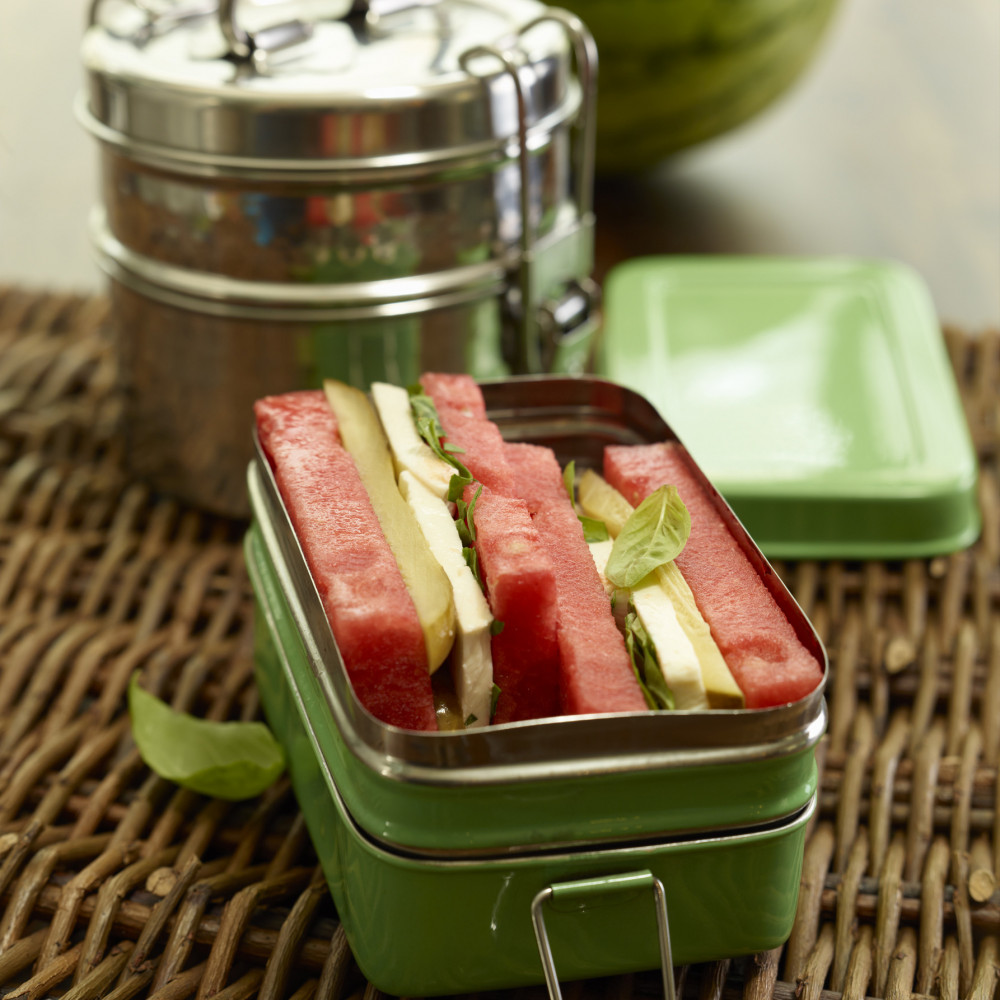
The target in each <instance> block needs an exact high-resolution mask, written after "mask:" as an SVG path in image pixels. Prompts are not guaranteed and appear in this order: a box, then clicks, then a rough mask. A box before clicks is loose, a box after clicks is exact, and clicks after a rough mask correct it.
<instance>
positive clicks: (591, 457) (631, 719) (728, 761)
mask: <svg viewBox="0 0 1000 1000" xmlns="http://www.w3.org/2000/svg"><path fill="white" fill-rule="evenodd" d="M483 393H484V396H485V398H486V403H487V408H488V412H489V415H490V416H491V418H492V419H493V420H494V421H495V422H496V423H497V424H498V425H499V426H500V428H501V431H502V432H503V434H504V436H505V437H506V438H507V439H508V440H519V441H531V442H534V443H545V444H548V445H549V446H551V447H552V448H553V449H554V450H555V451H556V454H557V455H558V457H559V458H560V461H561V462H566V461H568V460H569V459H573V460H574V461H575V462H576V463H577V467H578V468H579V467H584V466H588V465H589V466H594V467H599V466H600V462H601V455H602V452H603V448H604V446H605V445H606V444H609V443H625V444H628V443H644V442H651V441H666V440H676V437H675V435H674V434H673V433H672V432H671V430H670V428H669V427H667V425H666V424H665V423H664V422H663V420H662V418H661V417H660V416H659V414H658V413H657V411H656V410H655V409H654V408H653V407H652V406H651V405H650V404H649V403H648V402H646V401H645V400H644V399H643V398H642V397H641V396H639V395H638V394H636V393H634V392H632V391H631V390H628V389H625V388H623V387H620V386H617V385H615V384H613V383H610V382H606V381H602V380H600V379H591V378H584V377H552V376H527V377H522V378H514V379H506V380H502V381H497V382H492V383H490V382H487V383H483ZM703 485H704V487H705V488H706V490H707V491H708V492H709V494H710V495H711V496H712V497H713V500H714V502H715V503H716V505H717V508H718V510H719V511H720V513H721V514H722V515H723V516H724V517H725V519H726V521H727V522H728V524H729V527H730V529H731V530H732V532H733V533H734V535H735V537H736V538H737V539H738V540H739V543H740V545H741V547H742V549H743V551H744V552H745V554H746V555H747V557H748V558H749V559H750V560H751V562H752V564H753V565H754V566H755V567H756V569H757V571H758V573H759V574H760V576H761V579H762V580H764V581H765V583H766V585H767V587H768V589H769V590H770V592H771V594H772V595H773V596H774V598H775V600H776V601H777V602H778V604H779V606H780V607H781V608H782V610H783V611H784V613H785V614H786V616H787V617H788V619H789V620H790V621H791V622H792V624H793V626H794V628H795V630H796V632H797V633H798V635H799V638H800V639H801V641H802V642H803V644H804V645H805V646H806V647H807V648H808V649H809V650H810V651H811V652H812V653H813V654H814V655H815V656H816V657H817V659H818V660H819V661H820V662H821V663H822V664H823V665H824V677H825V673H826V669H825V667H826V655H825V652H824V650H823V647H822V644H821V643H820V641H819V639H818V637H817V635H816V633H815V631H814V630H813V628H812V626H811V625H810V624H809V622H808V620H807V619H806V617H805V616H804V614H803V613H802V611H801V609H799V608H798V606H797V605H796V604H795V602H794V600H793V598H792V597H791V595H790V594H789V593H788V591H787V590H786V589H785V588H784V586H783V585H782V584H781V582H780V581H779V580H778V578H777V576H776V575H775V574H774V572H773V571H772V570H771V569H770V567H769V566H768V564H767V562H766V561H765V560H764V558H763V556H762V555H761V554H760V552H759V550H758V549H757V548H756V546H755V545H754V544H753V542H752V541H751V539H750V538H749V536H748V535H747V534H746V532H745V531H744V529H743V528H742V526H741V525H740V524H739V522H738V521H737V520H736V518H735V517H734V516H733V514H732V512H731V511H730V510H729V508H728V507H727V506H726V505H725V503H724V501H723V500H722V499H721V497H719V496H718V494H717V493H716V492H715V491H714V490H712V488H711V486H710V484H708V482H707V481H703ZM248 486H249V495H250V500H251V507H252V510H253V523H252V525H251V528H250V530H249V532H248V534H247V536H246V543H245V548H246V555H247V564H248V568H249V572H250V577H251V581H252V584H253V588H254V592H255V596H256V601H257V610H258V614H257V615H256V669H257V679H258V684H259V687H260V693H261V701H262V704H263V706H264V710H265V713H266V716H267V719H268V721H269V723H270V725H271V727H272V729H273V730H274V732H275V734H276V736H277V737H278V739H279V740H280V741H281V742H282V744H283V746H284V748H285V750H286V754H287V757H288V761H289V770H290V773H291V778H292V782H293V785H294V787H295V791H296V795H297V797H298V800H299V804H300V806H301V808H302V811H303V814H304V816H305V819H306V822H307V824H308V826H309V830H310V833H311V836H312V839H313V842H314V844H315V846H316V850H317V853H318V855H319V858H320V862H321V864H322V866H323V869H324V872H325V874H326V878H327V881H328V883H329V886H330V890H331V893H332V896H333V899H334V902H335V904H336V906H337V911H338V915H339V917H340V919H341V921H342V923H343V926H344V930H345V932H346V934H347V937H348V940H349V942H350V944H351V947H352V949H353V951H354V954H355V957H356V959H357V962H358V964H359V966H360V968H361V970H362V972H363V973H364V974H365V975H366V976H367V977H368V979H369V980H370V981H371V982H372V983H373V984H374V985H375V986H377V987H378V988H380V989H381V990H383V991H385V992H387V993H392V994H396V995H428V994H445V993H458V992H469V991H475V990H485V989H498V988H508V987H515V986H521V985H529V984H536V983H542V982H545V983H547V984H548V986H549V990H550V992H551V993H552V995H554V996H555V995H558V992H559V987H558V980H559V979H560V978H561V979H565V980H571V979H581V978H589V977H593V976H603V975H611V974H617V973H621V972H627V971H638V970H644V969H651V968H656V967H658V966H659V967H662V968H663V970H664V985H665V988H667V990H668V994H671V995H672V992H673V983H672V976H671V975H670V973H669V970H670V968H671V965H672V964H673V963H677V964H683V963H688V962H696V961H707V960H710V959H715V958H723V957H732V956H737V955H743V954H751V953H753V952H756V951H760V950H765V949H770V948H773V947H776V946H777V945H779V944H781V943H782V942H783V941H784V940H785V939H786V938H787V936H788V934H789V933H790V931H791V927H792V923H793V920H794V915H795V907H796V902H797V892H798V883H799V877H800V872H801V863H802V852H803V846H804V840H805V831H806V825H807V823H808V821H809V818H810V816H811V815H812V812H813V810H814V808H815V802H816V789H817V772H816V763H815V755H814V749H815V745H816V743H817V742H818V740H819V739H820V737H821V735H822V733H823V731H824V728H825V724H826V707H825V701H824V696H823V687H824V685H823V684H821V685H820V686H819V687H818V688H817V689H816V690H815V691H813V692H812V693H811V694H810V695H808V696H807V697H806V698H804V699H802V700H801V701H798V702H795V703H792V704H788V705H783V706H779V707H776V708H770V709H763V710H721V711H719V710H716V711H708V712H669V713H663V712H659V713H658V712H646V713H621V714H607V715H591V716H574V717H561V718H554V719H545V720H539V721H533V722H520V723H510V724H505V725H498V726H489V727H483V728H478V729H469V730H464V731H458V732H438V733H416V732H410V731H405V730H401V729H398V728H395V727H393V726H389V725H386V724H384V723H381V722H379V721H378V720H376V719H375V718H374V717H373V716H371V715H370V714H369V713H368V712H367V711H365V709H364V708H362V706H361V705H360V703H359V702H358V701H357V699H356V698H355V697H354V695H353V692H352V690H351V688H350V684H349V681H348V678H347V674H346V671H345V669H344V666H343V663H342V661H341V658H340V655H339V652H338V650H337V646H336V642H335V640H334V638H333V633H332V631H331V629H330V626H329V623H328V621H327V619H326V616H325V613H324V612H323V609H322V606H321V604H320V601H319V597H318V594H317V592H316V588H315V585H314V584H313V582H312V579H311V577H310V575H309V571H308V568H307V566H306V563H305V560H304V557H303V555H302V551H301V549H300V548H299V545H298V541H297V539H296V537H295V534H294V532H293V530H292V528H291V524H290V522H289V519H288V516H287V514H286V512H285V509H284V507H283V505H282V502H281V497H280V494H279V492H278V489H277V486H276V484H275V481H274V479H273V477H272V475H271V470H270V467H269V464H268V462H267V459H266V458H265V457H264V456H263V454H262V453H261V452H260V450H259V449H258V454H257V457H256V458H255V460H254V461H253V462H251V464H250V468H249V472H248Z"/></svg>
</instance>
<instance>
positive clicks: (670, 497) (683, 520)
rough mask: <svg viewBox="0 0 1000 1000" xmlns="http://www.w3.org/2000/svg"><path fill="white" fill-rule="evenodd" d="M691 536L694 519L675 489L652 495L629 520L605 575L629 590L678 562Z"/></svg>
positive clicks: (619, 537)
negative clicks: (678, 557)
mask: <svg viewBox="0 0 1000 1000" xmlns="http://www.w3.org/2000/svg"><path fill="white" fill-rule="evenodd" d="M690 534H691V515H690V514H689V513H688V509H687V507H685V506H684V501H683V500H681V498H680V494H679V493H678V492H677V487H676V486H661V487H660V488H659V489H658V490H655V491H654V492H653V493H650V495H649V496H648V497H646V499H645V500H643V501H642V503H641V504H639V506H638V507H636V509H635V510H634V511H633V512H632V514H631V515H630V516H629V519H628V520H627V521H626V522H625V524H624V525H623V527H622V530H621V532H620V533H619V535H618V537H617V538H616V539H615V544H614V546H613V548H612V549H611V556H610V558H609V559H608V565H607V568H606V569H605V571H604V575H605V576H606V577H607V578H608V579H609V580H610V581H611V582H612V583H613V584H614V585H615V586H616V587H623V588H626V589H630V588H632V587H634V586H635V585H636V584H637V583H638V582H639V581H640V580H641V579H642V578H643V577H644V576H646V575H647V574H649V573H652V572H653V570H654V569H656V567H657V566H662V565H664V564H665V563H668V562H670V561H671V560H672V559H676V558H677V556H678V555H679V554H680V551H681V550H682V549H683V548H684V545H685V543H686V542H687V540H688V535H690Z"/></svg>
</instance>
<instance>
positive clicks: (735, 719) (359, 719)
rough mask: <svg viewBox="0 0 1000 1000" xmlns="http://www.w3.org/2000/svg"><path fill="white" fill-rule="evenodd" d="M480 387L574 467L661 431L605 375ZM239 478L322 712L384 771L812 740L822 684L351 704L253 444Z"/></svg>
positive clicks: (808, 637) (537, 770) (762, 748)
mask: <svg viewBox="0 0 1000 1000" xmlns="http://www.w3.org/2000/svg"><path fill="white" fill-rule="evenodd" d="M483 389H484V395H485V396H486V401H487V406H488V409H489V412H490V415H491V417H492V418H493V419H494V420H495V421H496V422H497V423H498V424H499V426H500V428H501V431H502V433H503V435H504V437H505V438H507V439H508V440H525V441H533V442H536V443H543V442H544V443H547V444H549V445H550V446H551V447H553V448H554V449H555V450H556V452H557V454H558V455H560V457H561V458H562V459H563V460H565V459H566V458H567V457H573V458H574V459H575V460H576V461H577V463H578V467H582V466H586V465H588V464H589V465H597V464H599V460H600V455H601V453H602V452H603V448H604V445H605V444H606V443H610V442H618V443H641V442H649V441H663V440H675V437H674V435H673V433H672V432H671V431H670V429H669V428H668V427H667V426H666V425H665V424H664V423H663V421H662V419H661V418H660V417H659V415H658V414H657V412H656V411H655V410H654V409H653V407H652V406H650V405H649V404H648V403H647V402H645V400H643V399H642V397H641V396H638V395H637V394H635V393H633V392H631V391H630V390H628V389H624V388H623V387H620V386H617V385H614V384H613V383H609V382H602V381H600V380H597V379H590V378H571V377H547V376H539V377H525V378H514V379H505V380H503V381H497V382H495V383H492V384H491V383H486V384H484V386H483ZM248 483H249V489H250V495H251V505H252V508H253V512H254V517H255V520H256V523H257V524H258V527H259V528H260V531H261V534H262V537H263V538H264V541H265V544H266V546H267V549H268V551H269V553H270V555H271V558H272V561H273V562H274V564H275V569H276V572H277V575H278V579H279V581H280V583H281V587H282V591H283V593H284V594H285V597H286V599H287V600H288V603H289V606H290V608H291V610H292V615H293V617H294V619H295V623H296V627H297V630H298V632H299V635H300V637H301V638H302V641H303V644H304V645H305V647H306V650H307V656H308V658H309V662H310V664H311V669H312V670H313V672H314V674H315V676H316V677H317V678H318V679H319V681H320V684H321V686H322V688H323V691H324V696H325V698H326V701H327V704H328V708H329V710H330V713H331V715H332V717H333V720H334V722H335V724H336V726H337V728H338V730H339V732H340V733H341V735H342V738H343V739H344V741H345V743H346V744H347V745H348V747H349V748H350V749H351V751H352V753H354V754H355V756H357V757H358V758H359V759H360V760H361V761H362V763H364V764H365V765H366V766H367V767H369V768H371V769H373V770H374V771H376V772H377V773H379V774H381V775H383V776H385V777H388V778H395V779H399V780H403V781H414V782H422V783H430V784H438V785H468V784H470V783H473V784H480V783H482V784H494V783H502V782H504V781H511V780H515V781H532V780H548V779H551V778H553V777H554V776H559V777H571V776H574V775H584V774H594V773H603V774H607V773H619V772H626V771H628V772H632V771H646V770H654V769H659V768H663V767H678V768H683V767H691V766H698V765H706V764H730V763H731V764H738V763H742V762H747V761H754V760H762V759H767V758H771V757H776V756H783V755H786V754H794V753H798V752H800V751H802V750H804V749H807V748H808V747H810V746H813V745H814V744H815V743H816V742H817V741H818V740H819V738H820V736H821V735H822V733H823V731H824V728H825V723H826V706H825V702H824V698H823V686H822V685H821V686H820V687H819V688H818V689H817V690H816V691H814V692H813V693H812V694H811V695H810V696H809V697H807V698H805V699H803V700H802V701H800V702H796V703H793V704H791V705H785V706H781V707H778V708H771V709H763V710H753V711H747V710H725V711H709V712H671V713H654V712H644V713H630V714H620V715H598V716H574V717H565V718H559V719H543V720H537V721H533V722H523V723H512V724H505V725H500V726H490V727H484V728H480V729H474V730H467V731H462V732H447V733H413V732H408V731H403V730H399V729H396V728H395V727H392V726H387V725H385V724H383V723H380V722H379V721H378V720H376V719H375V718H374V717H372V716H371V715H369V714H368V713H367V712H366V711H365V710H364V709H363V708H362V707H361V706H360V704H359V703H358V701H357V699H356V698H355V697H354V694H353V692H352V690H351V688H350V684H349V681H348V679H347V674H346V671H345V669H344V667H343V662H342V661H341V659H340V653H339V651H338V650H337V646H336V642H335V641H334V638H333V633H332V631H331V629H330V625H329V622H328V620H327V618H326V614H325V612H324V611H323V608H322V604H321V602H320V599H319V595H318V593H317V591H316V587H315V584H314V582H313V580H312V577H311V575H310V574H309V571H308V568H307V566H306V563H305V558H304V556H303V555H302V551H301V548H300V547H299V544H298V540H297V539H296V537H295V533H294V530H293V529H292V526H291V523H290V521H289V519H288V514H287V512H286V511H285V508H284V505H283V504H282V502H281V498H280V495H279V492H278V488H277V485H276V483H275V481H274V478H273V475H272V473H271V469H270V465H269V463H268V462H267V459H266V458H265V457H264V455H263V454H262V453H261V452H260V449H259V447H258V452H257V458H256V460H255V461H254V462H253V463H252V464H251V466H250V469H249V473H248ZM706 488H707V489H708V491H709V493H710V495H713V497H714V500H715V503H716V506H717V508H718V509H719V510H720V512H721V513H723V514H724V516H725V517H726V519H727V521H728V523H729V525H730V528H731V530H732V531H733V533H734V535H735V536H736V538H737V539H738V540H739V542H740V544H741V547H742V548H743V549H744V551H745V552H746V554H747V555H748V556H749V557H750V558H751V560H752V561H753V562H754V564H755V566H756V567H757V568H758V572H760V573H761V575H762V577H763V579H765V581H766V582H767V585H768V587H769V589H770V590H771V593H772V594H773V596H774V597H775V599H776V600H777V602H778V604H779V606H780V607H781V608H782V610H783V611H784V613H785V614H786V615H787V616H788V618H789V620H790V621H791V622H792V623H793V625H794V627H795V629H796V631H797V632H798V634H799V637H800V639H801V640H802V641H803V643H804V644H805V645H806V647H807V648H808V649H810V651H811V652H813V654H814V655H815V656H816V657H817V659H819V661H820V662H821V663H823V664H824V676H825V673H826V670H825V664H826V654H825V651H824V650H823V647H822V644H821V643H820V641H819V638H818V637H817V635H816V633H815V631H814V630H813V628H812V626H811V625H810V623H809V622H808V620H807V619H806V617H805V615H804V614H803V613H802V611H801V609H800V608H799V607H798V606H797V605H796V603H795V601H794V599H793V598H792V596H791V595H790V594H789V593H788V591H787V590H786V589H785V588H784V586H783V585H782V584H781V583H780V581H779V580H778V579H777V577H776V575H775V574H774V573H773V571H771V569H770V567H769V566H768V565H767V563H766V561H765V560H764V559H763V556H761V554H760V552H759V551H758V550H757V549H756V546H754V544H753V542H752V541H751V540H750V539H749V537H748V536H747V535H746V533H745V531H744V530H743V529H742V526H741V525H740V524H739V523H738V522H737V521H736V519H735V518H734V517H733V515H732V512H731V511H729V509H728V507H726V505H725V503H724V501H723V500H722V499H721V497H719V496H718V494H716V493H715V492H714V490H712V489H711V487H710V486H708V485H707V484H706ZM595 748H599V750H598V749H595Z"/></svg>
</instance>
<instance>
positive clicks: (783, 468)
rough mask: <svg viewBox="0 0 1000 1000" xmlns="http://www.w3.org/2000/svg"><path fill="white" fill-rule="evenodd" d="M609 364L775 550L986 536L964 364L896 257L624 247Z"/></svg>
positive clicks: (859, 552) (917, 549)
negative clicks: (961, 375) (659, 252)
mask: <svg viewBox="0 0 1000 1000" xmlns="http://www.w3.org/2000/svg"><path fill="white" fill-rule="evenodd" d="M597 367H598V371H599V373H600V374H602V375H604V376H606V377H608V378H610V379H612V380H614V381H616V382H619V383H621V384H623V385H626V386H628V387H629V388H632V389H635V390H636V391H638V392H640V393H641V394H642V395H644V396H645V397H646V398H647V399H649V400H650V402H652V403H653V404H654V405H655V406H656V407H657V408H658V409H659V410H660V412H661V413H662V415H663V417H664V418H665V419H666V421H667V422H668V423H669V424H670V426H671V427H672V428H673V430H674V431H675V432H676V433H677V435H678V436H679V437H680V439H681V440H682V441H683V442H684V443H685V445H686V446H687V447H688V449H689V450H690V452H691V453H692V455H693V456H694V458H695V460H696V461H697V462H698V464H699V465H700V466H701V468H702V469H703V470H704V472H705V473H706V475H707V476H708V477H709V478H710V479H711V480H712V482H713V483H714V485H715V486H716V487H717V488H718V489H719V491H720V492H721V493H722V494H723V496H724V497H725V498H726V500H727V501H728V502H729V504H730V505H731V506H732V508H733V509H734V511H735V512H736V515H737V516H738V517H739V518H740V520H741V521H742V522H743V524H744V525H745V526H746V528H747V531H748V532H749V533H750V535H751V537H752V538H753V539H754V541H755V542H756V543H757V544H758V545H759V546H760V548H761V549H762V550H763V552H764V553H765V554H766V555H767V556H769V557H773V558H781V559H805V558H817V559H823V558H831V559H876V558H877V559H898V558H911V557H924V556H931V555H938V554H942V553H946V552H952V551H956V550H958V549H961V548H964V547H966V546H968V545H970V544H971V543H972V542H973V541H975V539H976V537H977V535H978V533H979V529H980V516H979V508H978V504H977V499H976V477H977V469H978V465H977V461H976V455H975V451H974V449H973V446H972V440H971V437H970V434H969V430H968V426H967V424H966V420H965V415H964V413H963V410H962V406H961V402H960V399H959V395H958V390H957V386H956V384H955V378H954V373H953V371H952V369H951V366H950V364H949V361H948V356H947V352H946V350H945V347H944V342H943V338H942V336H941V330H940V326H939V324H938V321H937V317H936V314H935V310H934V307H933V304H932V302H931V298H930V295H929V293H928V291H927V289H926V286H925V285H924V283H923V281H922V280H921V279H920V278H919V277H918V276H917V275H916V274H915V273H914V272H913V271H912V270H910V269H909V268H907V267H905V266H903V265H901V264H899V263H896V262H891V261H883V260H866V259H856V258H849V257H756V256H747V257H714V256H708V257H644V258H636V259H634V260H631V261H627V262H625V263H623V264H620V265H618V266H617V267H616V268H614V269H613V270H612V271H611V272H610V273H609V274H608V276H607V280H606V281H605V329H604V335H603V338H602V341H601V345H600V350H599V356H598V360H597Z"/></svg>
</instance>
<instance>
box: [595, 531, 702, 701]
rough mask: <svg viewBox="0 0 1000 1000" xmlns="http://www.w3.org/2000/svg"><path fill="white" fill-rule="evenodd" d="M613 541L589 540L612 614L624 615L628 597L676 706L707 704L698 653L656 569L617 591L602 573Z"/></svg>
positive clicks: (616, 615) (609, 555)
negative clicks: (611, 598)
mask: <svg viewBox="0 0 1000 1000" xmlns="http://www.w3.org/2000/svg"><path fill="white" fill-rule="evenodd" d="M613 545H614V542H613V541H612V540H610V539H609V540H607V541H603V542H590V543H589V547H590V554H591V556H593V559H594V565H595V566H596V567H597V572H598V573H599V574H600V576H601V581H602V582H603V583H604V589H605V591H606V592H607V593H608V595H609V596H611V595H612V594H615V617H616V618H617V617H618V615H619V614H622V615H624V612H625V608H627V605H628V601H629V597H631V599H632V603H633V605H634V606H635V610H636V614H637V615H638V616H639V621H641V622H642V625H643V628H645V630H646V633H647V635H648V636H649V638H650V641H651V642H652V643H653V646H654V647H655V648H656V656H657V659H658V660H659V661H660V670H661V671H662V672H663V679H664V680H665V681H666V682H667V687H669V688H670V690H671V692H672V693H673V696H674V706H675V707H676V708H678V709H698V708H708V693H707V692H706V690H705V682H704V680H703V679H702V673H701V663H700V661H699V659H698V653H697V651H696V650H695V647H694V644H693V643H692V642H691V639H690V638H689V637H688V634H687V632H686V631H685V630H684V628H683V626H682V625H681V623H680V620H679V619H678V617H677V611H676V609H675V608H674V602H673V601H672V600H671V599H670V596H669V595H668V594H667V592H666V591H665V590H664V589H663V587H662V586H661V585H660V580H659V578H658V576H657V574H655V573H650V574H649V575H648V576H647V577H645V579H643V580H641V581H640V582H639V584H638V586H636V587H635V588H634V589H633V590H632V591H627V590H618V591H617V593H616V588H615V585H614V584H613V583H611V581H610V580H608V578H607V576H605V570H606V568H607V565H608V559H609V558H610V557H611V548H612V546H613Z"/></svg>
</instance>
